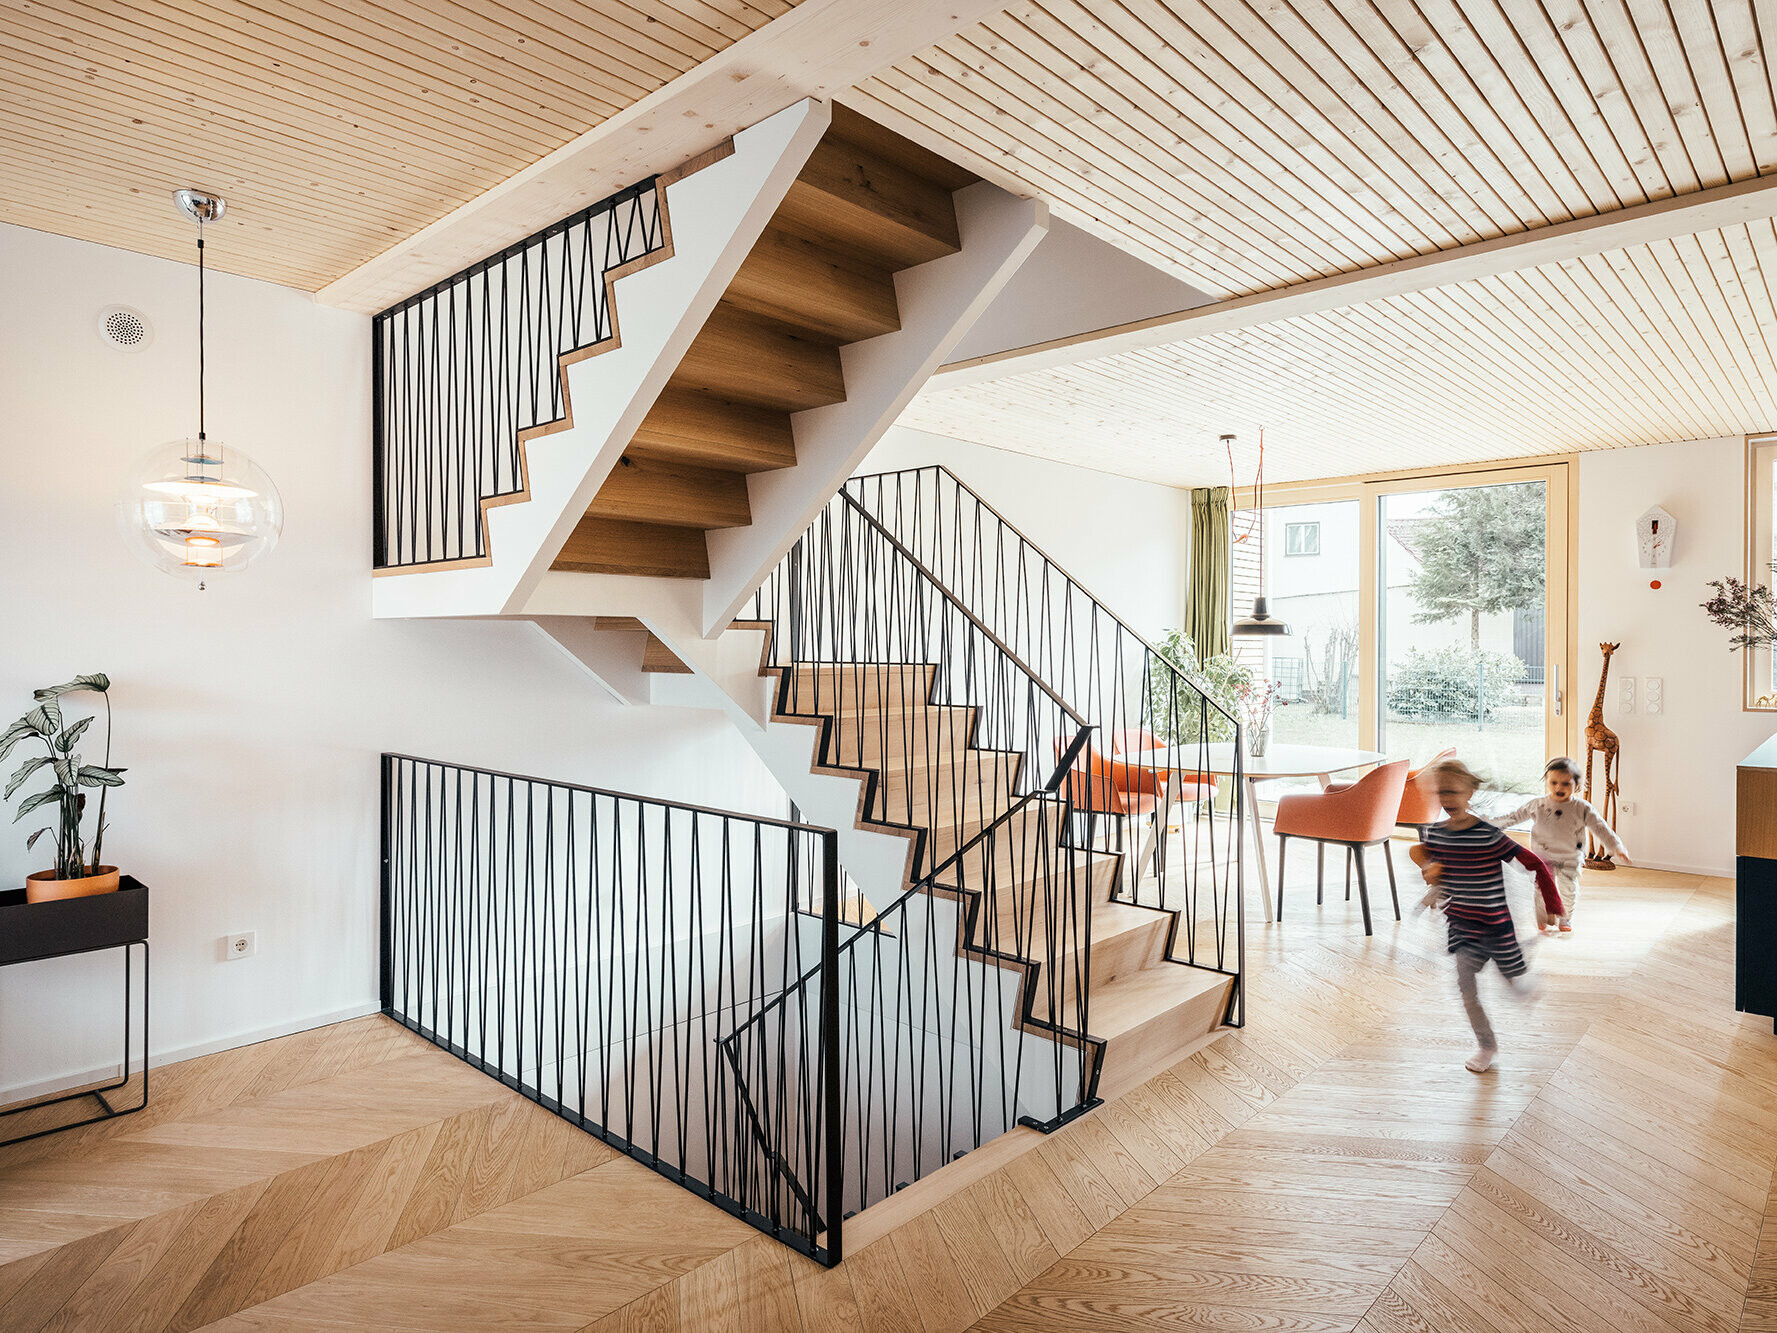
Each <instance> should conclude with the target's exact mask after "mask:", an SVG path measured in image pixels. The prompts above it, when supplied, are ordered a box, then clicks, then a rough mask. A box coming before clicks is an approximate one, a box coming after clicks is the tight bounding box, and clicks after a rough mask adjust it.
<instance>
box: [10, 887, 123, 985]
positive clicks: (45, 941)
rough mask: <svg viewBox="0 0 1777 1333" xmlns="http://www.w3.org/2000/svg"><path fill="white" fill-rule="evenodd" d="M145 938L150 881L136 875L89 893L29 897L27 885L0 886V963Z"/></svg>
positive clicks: (108, 945) (104, 947) (59, 954)
mask: <svg viewBox="0 0 1777 1333" xmlns="http://www.w3.org/2000/svg"><path fill="white" fill-rule="evenodd" d="M147 938H148V886H147V885H146V884H143V883H142V882H141V881H139V880H137V879H136V878H135V877H134V876H133V875H125V876H124V877H123V880H122V882H121V884H120V885H119V887H118V890H117V892H116V893H98V894H94V895H92V896H91V897H89V898H62V899H59V900H57V901H56V902H49V903H31V902H26V901H25V891H24V890H23V889H7V890H5V891H4V892H0V967H4V966H5V965H7V964H8V963H28V962H32V961H33V960H35V959H39V958H57V957H61V956H63V955H65V954H73V953H90V952H91V951H92V950H94V949H115V948H117V947H119V946H120V945H125V944H135V943H137V942H138V941H141V940H146V939H147Z"/></svg>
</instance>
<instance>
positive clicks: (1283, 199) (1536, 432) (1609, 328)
mask: <svg viewBox="0 0 1777 1333" xmlns="http://www.w3.org/2000/svg"><path fill="white" fill-rule="evenodd" d="M1774 42H1777V0H1684V3H1677V4H1670V5H1668V4H1667V3H1665V0H1541V3H1538V2H1536V0H1369V2H1366V3H1351V2H1349V0H1296V2H1295V3H1291V4H1278V3H1266V2H1264V0H1166V3H1164V4H1163V3H1161V2H1160V0H1107V2H1106V3H1097V2H1096V0H1095V2H1094V3H1090V4H1086V3H1081V2H1079V0H1042V2H1041V3H1027V4H1021V5H1017V6H1014V7H1012V8H1011V9H1009V10H1007V11H1006V12H1005V13H1003V14H1001V15H999V16H997V17H995V18H994V19H991V20H989V21H987V22H984V23H982V24H979V25H977V26H976V27H974V28H972V29H969V30H967V31H965V32H962V33H959V34H957V35H956V36H955V37H953V38H951V39H949V40H947V41H944V42H942V43H940V44H938V45H937V46H935V47H933V48H931V49H929V50H927V51H926V52H924V53H922V54H921V55H920V56H919V57H918V58H916V59H913V60H907V61H902V62H900V63H899V64H897V65H896V66H895V67H893V68H891V69H889V70H886V71H884V72H883V73H882V74H880V75H878V76H877V77H875V78H873V79H871V80H869V81H867V82H866V83H864V84H862V85H860V87H859V88H858V89H857V90H855V92H854V93H853V94H852V96H851V98H850V99H849V100H851V101H853V103H854V104H855V105H857V106H858V107H859V108H860V109H861V110H864V111H865V112H866V113H870V112H872V111H874V112H875V113H877V114H879V115H881V116H883V117H884V118H885V119H888V120H890V122H891V123H894V124H896V125H897V126H912V127H917V129H918V131H919V133H920V134H921V136H922V138H923V141H924V142H926V143H928V144H930V145H933V146H942V147H944V148H946V149H948V150H949V151H950V152H951V153H952V155H953V156H955V157H956V158H957V160H958V161H960V162H962V163H963V164H965V165H967V166H970V167H971V168H973V169H975V170H977V171H979V172H981V174H983V175H985V176H987V177H988V178H989V179H995V180H998V181H1000V182H1001V183H1003V184H1008V185H1014V186H1018V187H1021V188H1023V189H1025V190H1026V191H1027V192H1033V193H1038V194H1041V195H1042V196H1043V197H1045V198H1047V199H1048V200H1049V201H1050V203H1051V204H1052V205H1053V206H1054V207H1055V208H1056V210H1057V212H1058V213H1059V214H1060V215H1062V216H1064V217H1067V218H1068V219H1069V220H1070V221H1073V222H1075V223H1077V224H1079V225H1081V226H1084V227H1086V228H1087V229H1089V230H1092V231H1094V232H1096V233H1098V234H1099V235H1101V236H1104V237H1106V238H1107V239H1109V240H1111V241H1113V242H1114V243H1116V244H1119V245H1122V246H1123V247H1125V248H1128V249H1131V250H1134V251H1136V252H1138V253H1141V254H1143V255H1144V256H1145V257H1147V258H1149V259H1151V260H1152V261H1154V262H1156V263H1158V264H1161V265H1163V266H1165V267H1168V268H1170V269H1172V270H1173V271H1175V272H1178V273H1179V274H1180V275H1181V276H1183V277H1185V278H1186V279H1187V280H1189V281H1191V282H1192V283H1194V284H1196V285H1197V286H1199V287H1202V288H1205V289H1208V290H1211V291H1213V292H1215V293H1216V294H1217V295H1220V296H1224V297H1236V296H1243V295H1249V294H1252V293H1255V292H1261V291H1268V290H1274V289H1277V288H1281V287H1285V286H1288V285H1291V284H1294V283H1298V282H1303V281H1307V280H1309V279H1312V278H1316V277H1322V276H1327V275H1331V274H1336V273H1342V272H1351V271H1354V270H1359V269H1364V268H1369V267H1373V266H1375V265H1379V264H1384V263H1388V262H1390V261H1393V260H1397V259H1402V258H1407V257H1411V256H1415V255H1424V254H1430V253H1436V252H1438V251H1441V250H1448V249H1451V248H1453V247H1455V246H1458V245H1462V244H1465V243H1469V242H1474V241H1479V240H1487V239H1491V238H1494V237H1499V236H1504V235H1511V234H1515V233H1520V232H1523V231H1526V230H1530V229H1533V228H1536V227H1539V226H1544V225H1547V224H1550V223H1555V222H1562V221H1566V220H1569V219H1574V218H1583V217H1588V216H1595V215H1598V214H1601V213H1607V212H1610V211H1612V210H1615V209H1619V208H1623V207H1627V206H1631V205H1634V204H1639V203H1644V202H1647V201H1650V200H1656V199H1662V198H1668V197H1671V196H1673V195H1678V194H1688V193H1694V192H1696V191H1698V190H1701V189H1705V188H1708V187H1710V186H1715V185H1720V184H1724V183H1726V182H1730V181H1739V180H1745V179H1748V178H1751V177H1754V176H1757V175H1760V174H1768V173H1771V172H1773V171H1777V99H1774V96H1773V89H1772V70H1771V67H1770V65H1769V63H1768V62H1769V59H1770V53H1771V51H1772V46H1773V43H1774ZM1773 281H1777V254H1774V253H1773V251H1772V248H1771V237H1770V228H1769V226H1768V225H1763V224H1761V225H1755V226H1752V227H1735V228H1730V229H1728V230H1727V231H1725V232H1721V233H1705V234H1704V235H1703V236H1700V237H1694V238H1678V239H1676V240H1673V241H1671V242H1667V243H1662V244H1659V245H1653V246H1646V247H1632V248H1631V249H1629V250H1626V251H1623V252H1620V253H1619V254H1618V255H1616V256H1614V257H1610V258H1608V259H1601V260H1599V261H1597V262H1587V263H1584V264H1580V265H1564V266H1557V267H1556V271H1554V272H1549V273H1544V272H1542V271H1540V270H1533V271H1529V272H1526V273H1522V274H1518V275H1514V276H1512V277H1510V278H1502V279H1496V280H1489V281H1486V282H1479V283H1475V284H1458V285H1456V286H1454V287H1451V288H1448V289H1442V290H1438V291H1435V292H1427V293H1422V294H1419V295H1418V296H1415V297H1412V298H1405V299H1401V300H1396V301H1388V302H1378V303H1376V304H1375V305H1374V306H1369V307H1357V308H1354V309H1350V310H1346V311H1341V312H1337V313H1335V314H1333V315H1327V316H1321V317H1317V318H1315V319H1307V320H1293V321H1286V322H1285V323H1283V324H1281V325H1278V326H1274V327H1266V328H1260V329H1249V330H1244V331H1242V332H1241V333H1239V334H1232V335H1225V336H1220V337H1213V338H1204V339H1200V340H1197V341H1194V342H1192V343H1190V344H1182V345H1176V346H1172V347H1169V348H1165V349H1156V350H1152V351H1147V352H1142V353H1136V354H1129V355H1126V356H1122V357H1117V358H1113V359H1110V360H1105V361H1099V362H1095V363H1091V364H1089V365H1081V366H1076V367H1072V368H1068V369H1065V370H1061V371H1051V372H1044V373H1040V374H1032V375H1028V376H1021V377H1018V378H1015V379H1009V380H1005V381H999V382H997V383H993V384H984V385H977V386H973V387H972V388H970V389H962V390H947V391H943V392H941V393H936V394H934V395H932V396H931V398H930V399H929V400H927V401H923V402H922V403H921V404H919V405H918V406H916V408H915V410H914V413H913V414H912V415H911V416H910V418H909V424H916V425H920V426H922V427H923V428H925V429H931V430H940V431H944V432H946V433H951V434H966V438H970V439H975V440H980V441H982V442H984V443H989V444H1000V445H1003V446H1005V447H1015V448H1025V449H1028V451H1030V452H1035V453H1043V454H1046V455H1052V456H1068V457H1072V458H1073V459H1075V460H1076V461H1087V462H1091V463H1093V464H1094V465H1096V466H1104V467H1108V468H1111V469H1112V470H1116V471H1125V470H1127V469H1128V468H1129V467H1135V468H1136V469H1137V470H1136V471H1135V472H1134V473H1133V475H1139V476H1148V477H1151V478H1152V479H1155V480H1198V481H1201V480H1203V479H1204V477H1203V476H1201V475H1198V474H1197V473H1195V472H1191V471H1189V470H1185V471H1181V470H1180V469H1179V468H1177V467H1175V466H1174V462H1175V461H1176V456H1177V452H1178V449H1179V447H1180V445H1181V443H1182V442H1184V441H1189V445H1190V447H1191V448H1193V449H1199V450H1201V451H1202V452H1204V453H1205V454H1206V455H1212V454H1213V452H1214V439H1215V435H1216V434H1217V433H1218V431H1219V430H1221V429H1228V428H1231V427H1233V428H1240V429H1242V430H1243V431H1244V430H1246V429H1247V428H1248V427H1249V426H1250V425H1251V424H1252V423H1253V422H1255V421H1256V420H1264V421H1266V422H1268V423H1270V424H1272V425H1273V426H1276V427H1279V428H1280V429H1279V431H1278V434H1279V436H1280V437H1281V438H1279V439H1278V441H1277V442H1278V444H1279V445H1280V446H1283V447H1284V448H1287V450H1288V451H1289V452H1290V453H1291V454H1293V458H1292V459H1291V461H1290V462H1288V463H1287V464H1286V463H1285V462H1284V460H1283V457H1282V455H1283V451H1284V450H1283V448H1280V453H1279V456H1278V462H1279V466H1280V469H1281V468H1283V467H1285V466H1287V467H1288V468H1289V470H1290V471H1289V475H1323V474H1324V473H1325V471H1326V468H1325V466H1324V460H1323V463H1316V462H1315V461H1314V460H1313V455H1316V454H1319V453H1321V452H1322V451H1324V450H1326V449H1328V448H1337V449H1340V450H1345V449H1347V448H1349V449H1351V450H1353V451H1354V454H1353V456H1352V457H1351V458H1349V459H1345V460H1343V461H1341V462H1340V464H1339V466H1338V468H1337V470H1338V471H1343V472H1349V471H1353V470H1356V469H1357V468H1358V466H1359V462H1358V455H1359V454H1361V455H1362V457H1363V458H1365V459H1371V460H1375V461H1376V462H1377V463H1378V464H1379V465H1382V466H1389V467H1398V466H1405V465H1413V464H1417V463H1420V462H1427V463H1429V462H1434V461H1460V460H1462V459H1464V458H1469V457H1476V458H1492V457H1499V456H1501V454H1502V452H1503V453H1537V452H1548V451H1553V450H1564V449H1570V448H1580V447H1586V446H1587V445H1589V444H1592V443H1608V444H1627V443H1641V442H1644V441H1647V440H1651V439H1670V438H1685V437H1687V436H1696V435H1714V434H1729V433H1737V432H1740V431H1743V430H1756V429H1763V428H1768V427H1770V426H1771V425H1773V424H1777V410H1774V404H1773V399H1772V397H1771V385H1770V384H1769V380H1770V378H1771V370H1770V366H1771V362H1770V360H1769V353H1770V351H1771V350H1772V346H1771V344H1770V342H1769V341H1768V339H1769V337H1770V334H1771V331H1772V323H1771V284H1772V282H1773ZM1545 349H1548V354H1552V355H1553V356H1554V357H1555V364H1554V365H1553V366H1552V367H1549V366H1545V365H1544V364H1543V361H1542V358H1543V357H1544V355H1545ZM1482 367H1487V368H1489V369H1486V370H1485V371H1483V370H1482ZM1594 379H1595V380H1596V384H1597V386H1598V387H1597V388H1595V389H1591V390H1590V391H1586V392H1575V391H1574V390H1575V389H1576V388H1577V389H1585V388H1586V385H1587V382H1588V381H1591V380H1594ZM1489 381H1491V383H1492V384H1493V385H1494V386H1495V387H1496V388H1497V390H1498V392H1497V393H1496V394H1494V395H1490V394H1489V392H1488V389H1487V385H1488V382H1489ZM1507 386H1510V387H1509V388H1508V387H1507ZM1606 386H1608V387H1606ZM1533 402H1534V403H1535V404H1536V406H1535V408H1534V409H1533V408H1532V407H1531V403H1533ZM1582 405H1584V410H1582ZM1231 417H1233V418H1238V419H1237V420H1231ZM1101 431H1102V432H1110V433H1111V434H1112V435H1113V436H1114V437H1115V439H1116V440H1117V441H1118V443H1117V444H1116V445H1115V446H1114V447H1112V446H1110V445H1105V446H1104V447H1103V448H1102V449H1101V447H1100V446H1101V443H1102V441H1101V439H1100V433H1101ZM1673 432H1677V434H1676V435H1675V434H1674V433H1673ZM1087 441H1090V448H1091V450H1092V457H1090V458H1083V457H1082V450H1083V449H1084V448H1086V447H1087V445H1086V442H1087ZM1101 455H1102V456H1101ZM1278 475H1279V476H1280V477H1281V476H1283V475H1285V474H1284V472H1282V471H1281V470H1280V472H1279V474H1278Z"/></svg>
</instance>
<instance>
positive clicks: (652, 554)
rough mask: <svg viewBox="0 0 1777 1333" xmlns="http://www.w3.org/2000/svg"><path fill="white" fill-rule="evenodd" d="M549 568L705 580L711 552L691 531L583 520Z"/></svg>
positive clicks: (574, 571)
mask: <svg viewBox="0 0 1777 1333" xmlns="http://www.w3.org/2000/svg"><path fill="white" fill-rule="evenodd" d="M550 568H551V569H560V570H567V571H569V572H572V573H576V574H631V575H647V576H652V577H656V578H669V579H707V578H708V577H709V576H710V554H709V547H708V545H707V544H706V543H705V541H704V536H703V533H702V532H700V531H698V530H697V529H696V528H675V527H668V526H666V525H665V524H661V523H633V522H629V521H626V520H623V519H614V518H582V519H581V520H580V521H579V523H577V524H575V525H574V531H573V532H572V534H570V535H569V537H568V540H567V542H566V543H565V544H564V545H563V546H562V548H561V553H560V554H559V555H557V556H556V557H555V562H554V563H553V564H552V565H551V566H550Z"/></svg>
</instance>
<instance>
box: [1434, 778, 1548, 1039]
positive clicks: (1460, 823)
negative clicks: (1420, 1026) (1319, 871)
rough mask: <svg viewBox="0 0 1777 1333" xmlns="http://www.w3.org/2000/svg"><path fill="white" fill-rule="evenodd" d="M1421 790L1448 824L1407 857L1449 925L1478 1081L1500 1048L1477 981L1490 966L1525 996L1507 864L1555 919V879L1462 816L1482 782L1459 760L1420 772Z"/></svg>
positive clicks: (1531, 857)
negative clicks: (1529, 882) (1532, 879)
mask: <svg viewBox="0 0 1777 1333" xmlns="http://www.w3.org/2000/svg"><path fill="white" fill-rule="evenodd" d="M1419 782H1420V785H1421V786H1422V787H1423V788H1424V789H1425V790H1426V791H1427V792H1428V793H1429V794H1431V795H1433V796H1435V797H1436V798H1437V801H1438V804H1439V805H1440V806H1442V807H1443V810H1444V814H1445V815H1446V816H1447V818H1446V819H1445V820H1444V822H1443V823H1441V824H1433V825H1431V827H1429V828H1427V829H1426V831H1425V841H1424V842H1422V843H1420V844H1419V845H1418V846H1417V847H1414V848H1413V850H1412V853H1411V854H1412V857H1413V860H1414V862H1415V863H1417V864H1418V866H1419V867H1420V869H1421V870H1422V871H1423V872H1424V873H1425V881H1426V883H1427V884H1429V885H1431V891H1430V892H1428V893H1427V894H1426V895H1425V899H1424V902H1425V905H1426V906H1427V907H1439V906H1441V907H1443V909H1444V918H1445V920H1446V921H1447V922H1448V923H1449V929H1450V952H1451V953H1453V954H1455V955H1456V986H1457V989H1458V990H1459V991H1461V992H1462V1007H1463V1008H1464V1009H1465V1010H1467V1011H1468V1018H1469V1023H1470V1025H1471V1026H1472V1027H1473V1028H1474V1029H1475V1041H1476V1044H1477V1046H1478V1049H1477V1050H1476V1051H1475V1053H1474V1054H1473V1055H1471V1056H1470V1057H1469V1058H1468V1060H1467V1061H1466V1062H1465V1063H1466V1065H1467V1067H1468V1068H1469V1069H1470V1070H1472V1071H1473V1072H1475V1073H1477V1074H1479V1073H1483V1072H1485V1071H1486V1069H1487V1068H1488V1067H1489V1066H1490V1065H1492V1063H1493V1057H1494V1055H1495V1054H1497V1053H1498V1050H1499V1043H1498V1042H1497V1041H1495V1040H1494V1036H1493V1025H1492V1024H1491V1023H1489V1022H1488V1021H1487V1011H1486V1010H1484V1009H1483V1008H1481V997H1480V992H1479V988H1478V987H1477V986H1476V984H1475V983H1476V978H1477V977H1479V976H1480V974H1481V970H1482V969H1483V968H1484V967H1486V966H1487V963H1488V961H1489V960H1491V961H1492V962H1493V963H1494V964H1495V965H1496V966H1497V967H1498V968H1499V970H1500V974H1501V975H1502V976H1504V977H1505V978H1506V980H1508V981H1510V982H1511V983H1512V984H1513V986H1515V987H1516V988H1518V989H1519V990H1520V991H1522V992H1524V993H1525V994H1526V995H1529V994H1530V993H1531V987H1530V985H1529V982H1528V979H1527V978H1526V977H1525V975H1524V973H1525V965H1524V953H1523V951H1522V950H1521V949H1519V947H1518V932H1517V931H1516V930H1514V929H1513V928H1512V911H1511V908H1510V907H1508V906H1507V905H1506V890H1505V877H1504V875H1503V873H1502V872H1501V870H1500V867H1501V865H1502V864H1503V863H1504V862H1506V861H1511V860H1516V861H1519V862H1522V863H1523V864H1524V865H1525V866H1527V867H1529V868H1530V869H1531V870H1532V871H1534V872H1535V874H1536V887H1537V889H1538V890H1539V891H1540V892H1541V894H1542V896H1543V899H1544V901H1545V902H1546V903H1548V904H1549V907H1550V910H1551V911H1554V912H1556V913H1557V914H1558V913H1559V909H1560V905H1561V899H1560V897H1559V895H1557V894H1556V892H1555V880H1554V877H1553V876H1552V875H1550V873H1549V868H1548V866H1546V865H1545V864H1543V861H1542V858H1541V857H1539V856H1537V855H1536V853H1534V852H1532V851H1529V850H1528V849H1526V848H1523V847H1520V846H1519V845H1518V844H1517V843H1515V842H1513V841H1512V840H1511V839H1510V838H1508V837H1506V835H1505V834H1503V833H1501V832H1500V831H1499V830H1498V829H1496V828H1495V827H1494V826H1493V825H1491V824H1488V823H1485V822H1483V821H1482V820H1481V819H1479V818H1477V817H1476V816H1475V815H1473V814H1471V813H1470V812H1469V802H1470V801H1471V800H1472V799H1473V798H1474V795H1475V790H1476V788H1478V787H1479V786H1480V785H1481V779H1479V778H1478V777H1476V776H1475V775H1474V774H1473V773H1471V772H1470V771H1469V770H1468V768H1467V766H1465V765H1464V764H1463V763H1462V762H1461V761H1460V760H1456V759H1445V760H1442V761H1440V762H1438V763H1435V764H1429V765H1427V766H1426V767H1425V768H1424V769H1423V770H1421V772H1420V774H1419Z"/></svg>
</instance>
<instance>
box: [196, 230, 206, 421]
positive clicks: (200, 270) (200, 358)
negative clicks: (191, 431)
mask: <svg viewBox="0 0 1777 1333" xmlns="http://www.w3.org/2000/svg"><path fill="white" fill-rule="evenodd" d="M197 437H198V439H200V440H201V439H203V438H204V219H203V216H202V215H201V214H200V215H199V216H198V220H197Z"/></svg>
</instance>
